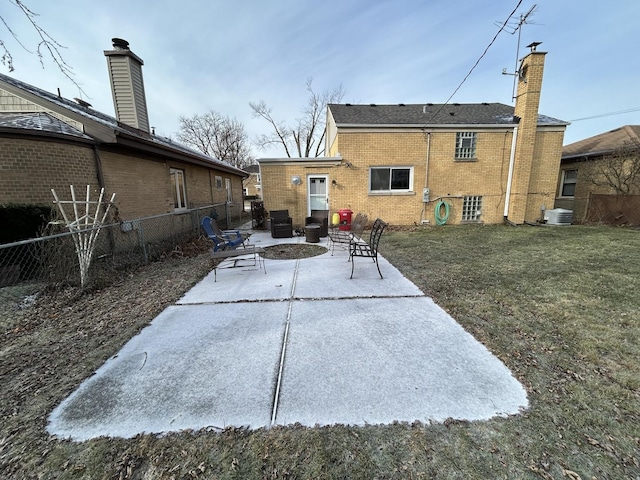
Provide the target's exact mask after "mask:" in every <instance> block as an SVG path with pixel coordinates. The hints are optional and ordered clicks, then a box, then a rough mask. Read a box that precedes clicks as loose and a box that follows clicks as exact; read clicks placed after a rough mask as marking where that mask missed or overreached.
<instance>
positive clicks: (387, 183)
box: [258, 44, 568, 225]
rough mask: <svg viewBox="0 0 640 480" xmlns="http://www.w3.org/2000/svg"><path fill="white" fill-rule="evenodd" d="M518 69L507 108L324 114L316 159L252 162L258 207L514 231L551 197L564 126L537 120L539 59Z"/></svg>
mask: <svg viewBox="0 0 640 480" xmlns="http://www.w3.org/2000/svg"><path fill="white" fill-rule="evenodd" d="M536 45H537V44H532V45H530V47H531V49H532V51H531V52H530V53H528V54H527V55H526V56H525V57H524V58H523V59H522V62H521V65H520V69H519V81H518V91H517V97H516V103H515V108H514V107H511V106H508V105H503V104H500V103H477V104H456V103H454V104H440V105H439V104H419V105H415V104H414V105H404V104H399V105H350V104H339V105H338V104H330V105H328V107H327V122H326V135H325V138H326V148H325V152H327V154H328V155H329V156H328V157H324V158H305V159H259V160H258V162H259V164H260V172H261V179H262V190H263V198H264V202H265V208H266V209H267V210H273V209H282V208H287V209H289V211H290V213H291V214H292V217H293V218H294V223H296V224H302V223H303V221H304V216H306V215H307V214H308V212H309V211H310V210H311V209H317V208H320V207H321V206H322V205H324V206H325V207H324V209H329V210H330V211H331V212H332V213H333V212H335V211H337V210H339V209H342V208H349V209H351V210H352V211H353V212H362V213H366V214H367V215H368V216H369V218H370V219H373V218H376V217H381V218H383V219H384V220H385V221H387V222H390V223H393V224H396V225H413V224H435V223H436V208H438V207H439V208H438V214H439V216H440V217H443V216H444V214H445V209H444V208H445V207H444V206H443V205H441V204H440V202H441V201H443V202H445V203H446V204H447V207H448V208H449V216H448V218H447V223H449V224H460V223H486V224H491V223H502V222H504V221H507V222H512V223H515V224H522V223H524V222H525V221H531V222H533V221H536V220H538V219H540V218H541V207H543V206H544V207H545V208H551V206H552V205H553V202H554V199H555V193H556V185H557V177H558V170H559V165H560V156H561V153H562V143H563V138H564V132H565V129H566V126H567V125H568V123H567V122H564V121H561V120H557V119H554V118H551V117H548V116H544V115H540V114H539V113H538V106H539V102H540V90H541V87H542V75H543V70H544V58H545V55H546V53H545V52H539V51H536Z"/></svg>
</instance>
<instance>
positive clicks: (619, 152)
mask: <svg viewBox="0 0 640 480" xmlns="http://www.w3.org/2000/svg"><path fill="white" fill-rule="evenodd" d="M585 166H586V167H587V168H585V169H583V170H581V174H582V175H584V176H583V178H584V179H585V180H587V181H588V182H590V183H591V184H592V185H595V186H597V187H604V188H607V189H611V190H613V191H614V192H615V193H616V194H617V195H630V194H634V193H640V144H638V143H630V142H625V143H624V144H623V145H622V146H621V147H619V148H617V149H616V150H614V151H613V152H612V153H611V154H610V155H607V156H605V157H603V158H602V159H599V160H594V161H591V162H588V165H585Z"/></svg>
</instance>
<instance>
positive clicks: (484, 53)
mask: <svg viewBox="0 0 640 480" xmlns="http://www.w3.org/2000/svg"><path fill="white" fill-rule="evenodd" d="M522 1H523V0H519V1H518V4H517V5H516V8H514V9H513V11H512V12H511V13H510V14H509V16H508V17H507V19H506V20H505V21H504V23H503V24H502V26H501V27H500V29H499V30H498V32H497V33H496V34H495V36H494V37H493V39H492V40H491V42H489V45H487V48H485V49H484V52H482V55H480V58H478V60H476V63H475V64H474V65H473V67H471V70H469V73H467V75H466V76H465V77H464V78H463V79H462V81H461V82H460V85H458V86H457V87H456V89H455V90H454V91H453V93H452V94H451V96H450V97H449V98H447V101H446V102H444V103H443V104H442V105H441V106H440V108H439V109H438V111H437V112H436V113H435V114H434V115H433V116H432V117H431V119H430V120H429V121H428V122H427V123H431V122H432V121H433V119H435V118H436V117H437V116H438V114H439V113H440V112H441V111H442V109H443V108H444V107H445V105H447V104H448V103H449V101H450V100H451V99H452V98H453V96H454V95H455V94H456V93H458V90H460V87H462V85H463V84H464V82H466V81H467V79H468V78H469V76H470V75H471V73H472V72H473V71H474V70H475V69H476V67H477V66H478V64H479V63H480V61H481V60H482V59H483V58H484V56H485V55H486V54H487V52H488V51H489V49H490V48H491V46H492V45H493V44H494V43H495V41H496V39H497V38H498V35H500V33H501V32H502V31H503V30H504V29H505V27H506V26H507V24H508V23H509V20H511V17H513V15H515V13H516V10H518V8H520V5H521V4H522Z"/></svg>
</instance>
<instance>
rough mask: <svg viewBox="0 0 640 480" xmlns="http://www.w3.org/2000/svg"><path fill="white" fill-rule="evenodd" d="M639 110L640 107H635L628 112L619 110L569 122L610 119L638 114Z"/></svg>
mask: <svg viewBox="0 0 640 480" xmlns="http://www.w3.org/2000/svg"><path fill="white" fill-rule="evenodd" d="M639 110H640V107H634V108H628V109H627V110H619V111H617V112H609V113H601V114H599V115H593V116H591V117H582V118H576V119H575V120H569V121H570V122H579V121H581V120H591V119H594V118H602V117H610V116H612V115H621V114H623V113H631V112H637V111H639Z"/></svg>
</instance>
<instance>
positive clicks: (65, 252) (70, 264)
mask: <svg viewBox="0 0 640 480" xmlns="http://www.w3.org/2000/svg"><path fill="white" fill-rule="evenodd" d="M205 216H210V217H212V218H216V219H217V220H218V222H219V223H220V225H221V227H222V228H232V227H238V226H239V225H242V224H243V223H245V222H247V221H250V219H251V217H250V215H249V214H248V213H245V212H244V210H243V209H238V208H237V207H232V206H231V205H230V204H225V203H222V204H215V205H207V206H205V207H199V208H194V209H191V210H187V211H184V212H180V213H169V214H163V215H154V216H151V217H144V218H138V219H136V220H130V221H122V222H119V223H114V224H109V225H103V226H102V227H96V228H100V233H99V235H98V237H97V240H96V245H95V249H94V252H93V257H92V262H91V267H90V269H89V278H90V283H89V285H96V284H99V285H100V284H102V285H104V284H108V283H109V282H110V281H113V279H115V278H117V274H118V273H120V272H122V271H123V270H126V269H129V268H134V267H137V266H140V265H144V264H147V263H149V262H152V261H155V260H157V259H159V258H161V257H162V256H163V255H166V254H168V253H170V252H172V251H174V250H176V249H177V248H180V246H181V245H185V244H187V243H189V242H193V241H194V240H197V239H198V238H200V237H201V236H202V235H203V234H204V233H203V232H202V230H201V227H200V221H201V220H202V218H203V217H205ZM63 230H66V229H65V228H64V225H63V224H60V223H59V222H51V223H49V225H48V226H47V228H46V231H45V232H43V236H41V237H39V238H34V239H30V240H24V241H20V242H14V243H9V244H4V245H0V325H4V324H5V321H6V319H7V318H8V316H15V315H16V314H19V312H20V310H22V309H24V308H26V307H27V306H28V305H29V304H30V303H31V302H32V301H33V300H34V299H35V298H36V295H37V294H38V292H40V291H41V290H42V289H44V288H46V287H55V286H59V285H73V286H79V285H80V268H79V264H78V256H77V254H76V250H75V248H76V247H75V244H74V241H73V237H72V234H71V233H69V232H67V231H63ZM90 230H91V229H89V230H85V231H84V232H89V231H90Z"/></svg>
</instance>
